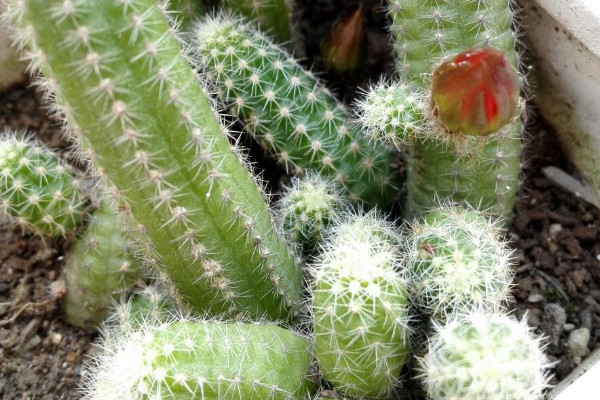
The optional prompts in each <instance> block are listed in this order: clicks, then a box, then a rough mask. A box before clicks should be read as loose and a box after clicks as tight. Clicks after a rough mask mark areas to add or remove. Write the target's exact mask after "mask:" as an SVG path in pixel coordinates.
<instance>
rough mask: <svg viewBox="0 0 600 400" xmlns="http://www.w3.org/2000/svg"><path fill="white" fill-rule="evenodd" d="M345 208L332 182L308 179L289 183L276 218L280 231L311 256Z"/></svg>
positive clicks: (318, 178)
mask: <svg viewBox="0 0 600 400" xmlns="http://www.w3.org/2000/svg"><path fill="white" fill-rule="evenodd" d="M345 206H346V202H345V201H344V199H343V198H342V196H341V195H340V194H339V190H338V189H337V187H336V184H335V182H333V181H331V180H327V179H323V178H322V177H320V176H319V175H309V176H306V177H305V178H303V179H299V178H293V179H292V185H291V186H289V187H287V188H286V189H285V192H284V193H283V194H282V196H281V198H280V199H279V204H278V208H277V211H278V213H277V214H278V216H279V219H280V220H281V223H282V225H283V231H284V232H285V233H286V234H287V235H288V236H289V237H290V238H291V240H292V241H293V242H295V243H296V244H297V245H298V246H299V247H300V249H301V250H302V252H303V253H304V254H310V253H312V252H313V251H314V250H315V249H316V247H317V246H318V244H320V243H321V242H322V241H323V234H324V232H325V231H326V230H327V229H328V228H329V226H330V225H331V224H332V223H333V221H334V220H336V219H338V216H339V213H340V212H341V211H342V210H343V209H344V207H345Z"/></svg>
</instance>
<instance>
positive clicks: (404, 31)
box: [388, 0, 522, 223]
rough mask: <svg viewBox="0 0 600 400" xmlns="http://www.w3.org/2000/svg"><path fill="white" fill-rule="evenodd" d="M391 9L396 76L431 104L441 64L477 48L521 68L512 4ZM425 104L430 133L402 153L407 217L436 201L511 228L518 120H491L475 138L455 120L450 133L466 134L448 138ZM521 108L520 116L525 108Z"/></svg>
mask: <svg viewBox="0 0 600 400" xmlns="http://www.w3.org/2000/svg"><path fill="white" fill-rule="evenodd" d="M388 2H389V10H390V14H391V16H392V19H393V23H392V28H391V30H392V34H393V35H394V37H395V39H396V50H397V53H398V68H397V69H398V72H399V74H400V77H401V79H402V81H404V82H405V83H407V84H410V85H414V86H415V87H416V90H417V92H423V91H424V92H426V93H428V97H429V94H430V93H431V89H432V87H431V85H432V76H433V70H434V68H435V67H438V66H440V64H442V62H443V61H446V63H447V64H448V63H451V62H454V61H455V60H449V59H450V57H455V56H457V54H459V53H460V52H463V51H467V50H469V49H472V48H482V47H487V48H491V47H493V48H495V49H497V50H499V51H501V52H503V53H504V54H505V55H506V57H507V64H509V66H508V68H512V69H515V70H516V69H517V63H518V62H517V54H516V52H515V48H514V47H515V41H514V33H513V31H512V29H511V24H514V19H513V11H512V10H511V6H510V4H511V2H510V0H486V1H482V0H465V1H448V0H443V1H438V0H389V1H388ZM467 58H468V57H467ZM463 61H464V62H463V63H462V64H460V62H458V61H456V63H455V64H456V65H461V66H462V65H465V66H467V65H474V64H476V63H475V61H474V59H466V58H465V60H463ZM511 66H512V67H511ZM450 69H452V68H450ZM469 76H470V77H471V80H472V81H475V80H477V79H481V77H484V76H487V75H485V74H484V75H476V74H475V73H473V74H472V75H467V79H468V78H469ZM449 80H451V79H450V78H448V79H445V81H446V82H447V81H449ZM481 84H482V85H490V86H491V85H493V84H495V83H492V82H481ZM459 86H460V85H459ZM459 86H456V85H454V86H453V85H450V87H459ZM516 90H517V91H518V88H516ZM461 93H462V92H461V91H460V90H456V91H452V92H450V93H447V94H446V96H448V98H447V101H446V102H447V104H457V103H459V104H460V102H461V99H457V98H456V97H458V96H460V95H461ZM403 96H404V94H401V93H399V94H398V96H397V98H396V100H395V101H396V102H398V101H401V100H402V97H403ZM453 96H454V97H453ZM436 99H439V97H438V98H436ZM426 101H429V102H430V104H426V103H425V104H424V105H425V106H424V107H423V116H424V118H425V119H426V121H425V122H424V123H422V125H424V126H425V128H424V129H423V130H421V131H420V132H419V133H420V134H416V135H410V136H409V137H408V140H407V141H406V142H405V143H404V144H402V146H401V147H402V148H403V149H404V150H405V152H406V159H407V178H408V180H407V192H408V196H407V203H406V204H407V211H408V212H409V213H420V212H423V211H424V210H427V209H428V208H430V207H432V206H435V201H437V199H451V200H455V201H460V202H463V203H465V204H468V205H471V206H476V207H478V208H481V209H483V210H487V211H488V212H489V213H490V214H492V215H494V216H496V217H501V218H503V219H504V221H505V223H507V222H508V221H509V220H510V217H511V214H512V208H513V206H514V202H515V198H516V193H517V190H518V187H519V168H520V156H521V122H520V118H519V115H506V116H503V117H504V118H491V119H490V121H492V122H491V125H490V126H479V127H477V129H474V132H467V131H465V130H463V129H462V128H465V127H467V128H473V126H468V125H466V124H465V123H456V121H454V123H453V124H452V126H453V128H452V129H454V128H455V127H461V130H459V131H449V130H448V129H447V128H446V126H444V124H442V123H440V120H439V119H438V117H443V115H441V113H440V109H438V108H436V104H435V102H434V101H433V100H432V99H431V98H429V99H427V100H426ZM473 104H478V105H479V104H480V103H479V102H478V101H476V102H474V103H473ZM484 106H487V104H485V105H484ZM517 108H518V109H521V108H522V104H520V105H519V106H517ZM507 110H510V107H509V108H508V109H507ZM513 114H514V113H513ZM446 115H447V114H446ZM474 115H478V112H474ZM465 118H466V117H465ZM506 121H508V124H507V125H505V126H504V127H502V128H500V129H498V130H496V131H495V132H494V133H492V134H489V135H488V136H470V134H473V133H475V134H481V132H486V133H487V132H489V131H490V130H492V129H493V128H497V127H498V126H499V124H500V123H504V122H506ZM494 124H495V125H494ZM471 125H472V123H471ZM401 130H404V128H401ZM401 133H402V132H401ZM400 136H401V134H400ZM436 195H437V199H436Z"/></svg>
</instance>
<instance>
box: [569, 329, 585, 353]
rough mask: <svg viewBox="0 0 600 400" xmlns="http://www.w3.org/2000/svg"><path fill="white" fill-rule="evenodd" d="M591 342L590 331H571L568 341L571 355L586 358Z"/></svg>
mask: <svg viewBox="0 0 600 400" xmlns="http://www.w3.org/2000/svg"><path fill="white" fill-rule="evenodd" d="M589 341H590V330H589V329H587V328H579V329H575V330H574V331H571V333H570V334H569V339H568V340H567V347H568V348H569V353H570V354H571V355H572V356H573V357H580V358H581V357H584V356H585V355H586V354H587V350H588V342H589Z"/></svg>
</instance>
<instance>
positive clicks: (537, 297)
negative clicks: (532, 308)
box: [527, 294, 544, 304]
mask: <svg viewBox="0 0 600 400" xmlns="http://www.w3.org/2000/svg"><path fill="white" fill-rule="evenodd" d="M543 300H544V296H542V295H541V294H532V295H530V296H529V297H528V298H527V301H528V302H530V303H532V304H535V303H539V302H540V301H543Z"/></svg>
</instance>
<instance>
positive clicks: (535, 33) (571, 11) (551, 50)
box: [518, 0, 600, 193]
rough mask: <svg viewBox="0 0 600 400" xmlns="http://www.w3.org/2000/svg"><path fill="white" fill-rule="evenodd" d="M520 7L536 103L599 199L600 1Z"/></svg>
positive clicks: (529, 0)
mask: <svg viewBox="0 0 600 400" xmlns="http://www.w3.org/2000/svg"><path fill="white" fill-rule="evenodd" d="M518 3H519V4H520V5H521V7H522V9H523V15H524V18H523V30H524V33H525V36H524V38H523V40H524V41H525V44H526V46H527V48H528V52H529V54H530V55H531V56H532V60H531V62H532V65H533V68H534V70H533V78H534V82H533V84H534V86H533V92H534V101H535V103H537V104H538V105H539V109H540V112H541V115H542V117H543V118H544V119H545V120H546V121H548V122H549V123H550V124H552V125H553V126H554V127H555V128H556V132H557V134H558V136H559V139H560V141H561V143H562V145H563V147H564V149H565V150H566V152H567V153H568V155H569V157H570V159H571V161H572V162H573V163H574V164H575V165H576V166H577V168H578V169H579V171H580V173H581V175H582V176H583V177H584V178H585V179H586V180H587V181H588V182H589V183H590V184H591V185H592V186H593V187H594V189H595V190H596V192H597V193H600V0H518ZM528 61H529V60H528Z"/></svg>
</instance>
